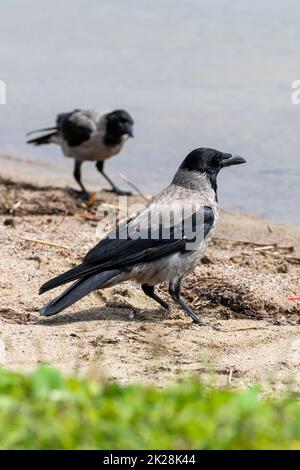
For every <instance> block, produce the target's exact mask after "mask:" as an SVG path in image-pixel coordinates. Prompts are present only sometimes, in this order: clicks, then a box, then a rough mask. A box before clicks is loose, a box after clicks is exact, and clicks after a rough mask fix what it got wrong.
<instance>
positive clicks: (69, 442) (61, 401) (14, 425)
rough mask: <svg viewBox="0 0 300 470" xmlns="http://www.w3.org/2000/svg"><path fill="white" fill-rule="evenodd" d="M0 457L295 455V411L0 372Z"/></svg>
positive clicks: (299, 428) (50, 374)
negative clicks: (144, 452) (8, 452)
mask: <svg viewBox="0 0 300 470" xmlns="http://www.w3.org/2000/svg"><path fill="white" fill-rule="evenodd" d="M0 448H1V449H180V448H181V449H183V448H184V449H300V403H299V402H298V401H297V400H295V398H292V397H288V396H284V397H281V398H279V399H275V398H271V397H270V398H267V399H261V398H260V397H259V392H258V390H257V389H249V390H246V391H243V392H234V391H231V390H228V389H212V388H209V387H207V386H204V385H201V384H200V383H199V382H197V381H196V380H186V381H183V382H182V383H180V384H174V385H169V386H167V387H166V388H165V389H157V388H154V387H151V386H142V385H129V386H126V387H122V386H119V385H117V384H114V383H113V384H106V385H100V384H97V383H95V382H92V381H89V380H84V379H80V378H78V377H75V378H66V377H64V376H63V375H61V374H60V373H59V372H58V371H57V370H55V369H51V368H47V367H40V368H39V369H37V370H36V371H34V372H33V373H31V374H27V375H24V374H18V373H14V372H9V371H6V370H4V369H1V370H0Z"/></svg>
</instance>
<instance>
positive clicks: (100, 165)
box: [96, 161, 132, 196]
mask: <svg viewBox="0 0 300 470" xmlns="http://www.w3.org/2000/svg"><path fill="white" fill-rule="evenodd" d="M96 167H97V169H98V171H100V173H101V175H102V176H103V177H104V178H105V179H106V181H107V182H108V183H109V184H110V185H111V189H109V190H108V191H110V192H112V193H116V194H117V195H118V196H132V193H131V192H130V191H123V190H122V189H119V188H118V187H117V186H116V185H115V184H114V182H113V181H112V180H111V179H110V178H109V176H107V174H106V173H104V170H103V167H104V162H101V161H99V162H97V163H96Z"/></svg>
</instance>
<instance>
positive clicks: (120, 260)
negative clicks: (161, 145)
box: [40, 148, 245, 325]
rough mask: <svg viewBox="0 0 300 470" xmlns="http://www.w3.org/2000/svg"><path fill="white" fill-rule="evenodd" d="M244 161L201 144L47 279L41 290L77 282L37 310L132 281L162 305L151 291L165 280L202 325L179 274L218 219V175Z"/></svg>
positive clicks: (51, 311) (197, 256)
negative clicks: (121, 220) (151, 195)
mask: <svg viewBox="0 0 300 470" xmlns="http://www.w3.org/2000/svg"><path fill="white" fill-rule="evenodd" d="M240 163H245V160H244V159H243V158H241V157H239V156H236V155H231V154H228V153H222V152H219V151H217V150H213V149H207V148H200V149H196V150H194V151H193V152H191V153H190V154H189V155H188V156H187V157H186V158H185V160H184V161H183V163H182V164H181V166H180V167H179V169H178V171H177V172H176V174H175V176H174V178H173V181H172V183H171V184H170V185H169V186H167V187H166V188H165V189H164V190H163V191H162V192H161V193H160V194H159V195H158V196H156V197H155V199H154V200H153V202H152V203H151V204H150V206H148V207H147V208H146V209H144V210H143V211H142V212H141V213H140V214H139V215H138V216H137V217H135V218H134V219H132V220H131V221H130V222H129V223H127V224H125V225H123V226H119V227H117V230H115V231H114V232H112V233H111V234H109V235H107V236H106V237H105V238H104V239H103V240H101V241H100V242H99V243H98V244H97V245H96V246H95V247H94V248H93V249H92V250H91V251H89V252H88V254H87V255H86V256H85V258H84V259H83V262H82V264H80V265H79V266H77V267H75V268H73V269H70V270H69V271H67V272H65V273H63V274H61V275H60V276H58V277H56V278H54V279H52V280H50V281H48V282H46V284H44V285H43V286H42V287H41V289H40V294H43V293H44V292H47V291H49V290H51V289H53V288H55V287H58V286H61V285H63V284H66V283H69V282H71V281H75V282H74V283H73V284H72V285H71V286H70V287H69V288H68V289H67V290H65V291H64V292H63V293H62V294H61V295H59V296H58V297H57V298H56V299H54V300H52V301H51V302H50V303H48V305H46V306H45V307H44V308H43V309H42V311H41V313H42V314H43V315H45V316H51V315H55V314H57V313H59V312H61V311H62V310H64V309H66V308H67V307H69V306H70V305H72V304H74V303H75V302H77V301H78V300H79V299H81V298H82V297H84V296H86V295H87V294H89V293H90V292H92V291H94V290H96V289H104V288H106V287H111V286H114V285H115V284H119V283H120V282H123V281H128V280H135V281H136V282H138V283H139V284H141V287H142V289H143V291H144V293H145V294H146V295H147V296H149V297H151V298H152V299H154V300H156V301H157V302H158V303H159V304H160V305H161V306H163V307H164V308H166V309H169V308H170V307H169V305H168V304H167V303H166V302H165V300H163V299H162V298H160V297H159V296H158V294H156V293H155V290H154V288H155V286H156V285H157V284H160V283H165V284H166V285H167V286H168V289H169V294H170V296H171V298H172V299H173V300H174V301H175V302H176V303H177V304H178V305H179V306H180V307H181V308H182V310H183V311H184V312H185V313H186V314H187V315H189V316H190V317H191V318H192V320H193V321H194V322H195V323H197V324H198V325H205V324H206V323H205V322H204V321H203V320H202V319H201V317H199V316H197V315H196V314H195V313H194V312H193V310H192V309H191V308H190V307H189V306H188V305H186V303H185V302H184V301H183V300H182V298H181V297H180V285H181V281H182V279H183V277H184V276H185V275H186V274H187V273H188V272H190V271H192V270H193V269H194V268H195V267H196V266H197V265H198V264H199V263H200V261H201V258H202V256H203V255H204V253H205V250H206V247H207V244H208V242H209V241H210V239H211V238H212V235H213V233H214V230H215V227H216V223H217V220H218V202H217V201H218V199H217V175H218V173H219V171H220V170H221V169H222V168H224V167H229V166H231V165H237V164H240Z"/></svg>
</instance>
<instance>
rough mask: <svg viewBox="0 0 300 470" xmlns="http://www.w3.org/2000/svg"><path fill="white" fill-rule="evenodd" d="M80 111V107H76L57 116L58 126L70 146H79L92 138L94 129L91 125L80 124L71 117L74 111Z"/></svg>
mask: <svg viewBox="0 0 300 470" xmlns="http://www.w3.org/2000/svg"><path fill="white" fill-rule="evenodd" d="M79 111H80V110H79V109H75V110H74V111H72V112H71V113H61V114H59V115H58V116H57V120H56V123H57V127H58V128H59V130H60V131H61V133H62V136H63V138H64V139H65V141H66V142H67V144H68V145H69V147H77V146H78V145H80V144H82V143H83V142H86V141H87V140H89V139H90V137H91V134H92V130H91V129H90V128H89V127H86V126H80V125H78V124H76V123H75V122H73V121H72V120H71V119H70V118H71V117H72V116H73V115H74V113H77V112H79Z"/></svg>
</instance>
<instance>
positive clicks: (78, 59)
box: [0, 0, 300, 223]
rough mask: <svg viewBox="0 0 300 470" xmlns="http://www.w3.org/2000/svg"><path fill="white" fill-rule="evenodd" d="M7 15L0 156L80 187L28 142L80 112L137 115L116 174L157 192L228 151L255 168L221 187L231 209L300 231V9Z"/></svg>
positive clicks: (31, 5)
mask: <svg viewBox="0 0 300 470" xmlns="http://www.w3.org/2000/svg"><path fill="white" fill-rule="evenodd" d="M0 15H1V25H0V80H4V81H5V82H6V86H7V104H6V105H0V126H1V129H0V153H10V154H14V155H17V156H19V157H21V158H28V157H30V158H31V159H36V160H38V159H44V160H46V161H52V162H53V163H54V168H53V171H55V165H58V170H57V171H60V172H66V173H68V174H69V173H70V172H71V169H72V162H71V161H70V160H68V159H63V158H62V157H61V154H60V151H59V149H57V148H55V147H40V148H30V147H28V146H26V144H25V133H26V131H28V130H31V129H34V128H36V127H43V126H48V125H51V124H52V122H53V118H54V116H55V114H56V113H58V112H60V111H64V110H71V109H73V108H75V107H100V108H104V109H106V108H125V109H127V110H128V111H129V112H130V113H131V114H132V115H133V117H134V118H135V121H136V126H135V134H136V137H135V139H134V140H132V141H130V142H129V143H128V144H127V145H126V146H125V148H124V151H123V152H122V155H119V156H118V157H116V158H113V159H112V160H111V161H110V162H109V163H108V164H107V171H108V172H110V174H111V175H114V176H115V177H118V174H119V172H123V173H125V174H127V175H128V176H129V177H130V178H131V179H132V180H134V181H136V182H137V184H138V186H139V187H140V188H141V189H143V190H144V191H146V192H157V191H159V190H160V189H161V188H162V187H163V186H164V185H165V184H166V183H168V182H169V181H170V179H171V178H172V175H173V174H174V172H175V170H176V168H177V166H178V164H179V163H180V161H181V160H182V159H183V158H184V157H185V155H186V154H187V153H188V152H189V151H190V150H192V149H193V148H195V147H200V146H202V147H203V146H205V147H215V148H218V149H220V150H224V151H228V152H234V153H238V154H240V155H242V156H244V157H245V158H246V159H247V160H248V165H247V166H246V165H243V166H240V167H235V168H231V169H226V170H224V172H223V173H222V175H220V178H219V186H220V201H221V203H222V205H223V206H225V207H227V208H229V209H237V210H243V211H251V212H254V213H258V214H263V215H266V216H268V217H271V218H274V219H277V220H283V221H288V222H292V223H300V217H299V200H300V197H299V196H300V185H299V181H300V105H298V106H297V105H294V104H292V102H291V83H292V81H293V80H296V79H300V27H299V18H300V3H299V1H297V0H286V1H284V2H283V1H281V0H252V1H251V2H250V1H249V0H239V1H229V0H184V1H183V0H151V1H150V0H126V1H124V0H63V1H62V0H60V1H58V0H51V1H50V2H49V1H38V0H9V1H8V0H2V1H1V5H0ZM16 169H17V164H16ZM37 171H38V168H37ZM85 174H89V177H92V178H93V179H95V180H96V178H98V176H97V174H96V172H95V171H94V169H93V166H92V165H91V164H87V165H86V168H85ZM99 181H100V182H101V184H102V180H101V177H100V176H99ZM123 185H124V183H123Z"/></svg>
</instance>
